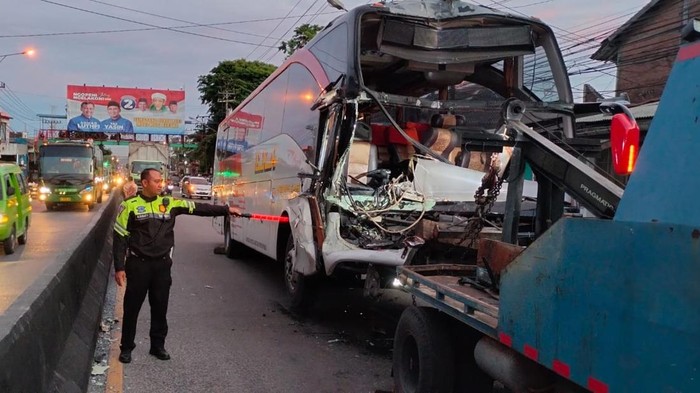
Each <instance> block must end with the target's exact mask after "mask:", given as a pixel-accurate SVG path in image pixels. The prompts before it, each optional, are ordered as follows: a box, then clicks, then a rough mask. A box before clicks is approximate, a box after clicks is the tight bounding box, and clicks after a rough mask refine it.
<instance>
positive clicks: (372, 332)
mask: <svg viewBox="0 0 700 393" xmlns="http://www.w3.org/2000/svg"><path fill="white" fill-rule="evenodd" d="M175 231H176V246H175V253H174V258H173V259H174V263H173V286H172V289H171V295H170V309H169V313H168V317H169V327H170V332H169V335H168V339H167V341H166V348H167V349H168V351H169V352H170V354H171V356H172V359H171V360H169V361H160V360H157V359H156V358H154V357H152V356H149V355H148V349H149V338H148V329H149V326H150V312H149V310H150V309H149V305H148V303H147V302H146V303H145V304H144V306H143V308H142V309H141V314H140V319H139V325H138V330H137V337H136V341H137V348H136V349H135V350H134V352H133V362H132V363H130V364H127V365H123V367H122V365H121V364H117V360H116V356H117V355H118V353H116V352H117V351H113V352H112V353H111V354H110V355H109V356H107V354H106V351H107V347H108V346H109V343H110V340H112V341H114V339H113V338H110V337H113V336H115V334H117V333H118V329H119V327H120V324H119V322H117V323H115V324H113V325H112V331H111V332H110V333H106V334H103V335H102V338H101V339H100V341H101V344H98V349H97V352H96V361H97V363H96V365H99V364H100V363H102V364H103V365H107V366H110V367H111V368H112V370H111V371H112V373H114V372H115V370H117V371H119V370H121V371H119V372H118V376H119V378H117V379H116V382H115V380H114V379H111V380H110V381H105V379H106V378H104V377H101V376H99V375H98V376H95V377H93V378H92V384H91V386H90V389H89V391H90V392H99V391H107V392H119V391H125V392H143V393H148V392H266V393H268V392H376V391H391V390H392V380H391V350H390V348H391V345H392V343H391V337H392V336H393V332H394V329H395V326H396V323H397V322H398V318H399V315H400V312H401V310H402V309H403V308H404V307H405V306H406V305H407V304H408V302H409V299H408V298H407V296H406V295H405V294H403V293H401V292H399V291H397V290H386V291H384V293H383V296H382V299H381V300H380V301H375V300H370V299H365V298H363V297H362V296H361V292H362V290H361V289H348V288H345V287H344V286H341V285H330V286H327V287H325V288H323V289H322V292H321V296H320V300H319V302H318V303H317V305H316V306H315V307H314V308H313V309H312V310H311V312H310V313H309V316H306V317H300V316H298V315H295V314H293V313H291V312H289V310H288V308H287V307H286V297H285V293H284V286H283V281H282V269H281V267H280V266H278V265H277V264H276V263H275V262H273V261H271V260H269V259H267V258H266V257H264V256H261V255H257V254H256V255H251V256H250V257H247V258H245V259H244V260H231V259H228V258H226V257H225V256H223V255H217V254H215V253H214V249H215V248H216V247H217V246H220V245H221V244H222V243H223V239H222V238H221V236H219V235H218V234H216V232H215V231H214V230H213V228H212V226H211V219H210V218H205V217H191V216H180V217H178V219H177V225H176V229H175ZM110 283H111V284H110V285H111V288H110V289H109V291H108V295H107V296H108V299H107V301H106V304H107V306H106V309H105V314H104V315H105V322H106V323H105V325H106V326H110V321H109V319H110V318H112V311H113V310H110V309H109V308H110V307H111V308H113V307H114V304H115V298H116V297H118V294H117V292H116V291H115V287H114V281H113V280H110ZM112 348H114V345H112ZM100 361H101V362H100ZM98 373H99V372H98ZM122 389H123V390H122Z"/></svg>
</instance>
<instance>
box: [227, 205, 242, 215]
mask: <svg viewBox="0 0 700 393" xmlns="http://www.w3.org/2000/svg"><path fill="white" fill-rule="evenodd" d="M228 213H229V214H230V215H232V216H240V215H241V209H239V208H237V207H233V206H229V208H228Z"/></svg>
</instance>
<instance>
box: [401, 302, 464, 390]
mask: <svg viewBox="0 0 700 393" xmlns="http://www.w3.org/2000/svg"><path fill="white" fill-rule="evenodd" d="M454 358H455V356H454V349H453V345H452V342H451V335H450V334H449V326H448V324H447V323H446V321H445V318H444V316H443V315H440V312H439V311H437V310H435V309H433V308H428V307H409V308H407V309H406V310H405V311H404V312H403V314H401V318H400V319H399V323H398V326H397V327H396V334H395V335H394V359H393V374H394V389H395V392H398V393H429V392H432V393H440V392H452V391H453V388H454V377H455V371H454V365H455V361H454Z"/></svg>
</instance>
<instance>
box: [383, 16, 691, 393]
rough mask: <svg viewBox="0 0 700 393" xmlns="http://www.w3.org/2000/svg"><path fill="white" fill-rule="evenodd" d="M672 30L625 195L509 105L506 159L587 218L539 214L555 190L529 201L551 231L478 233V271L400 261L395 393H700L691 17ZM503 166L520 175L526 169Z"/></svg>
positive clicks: (628, 126)
mask: <svg viewBox="0 0 700 393" xmlns="http://www.w3.org/2000/svg"><path fill="white" fill-rule="evenodd" d="M682 36H683V39H684V40H685V41H686V43H685V44H684V45H682V46H681V48H680V50H679V52H678V55H677V58H676V62H675V64H674V66H673V69H672V71H671V73H670V76H669V78H668V81H667V83H666V87H665V90H664V93H663V95H662V97H661V100H660V104H659V107H658V110H657V112H656V115H655V117H654V121H653V123H652V125H651V129H650V130H649V132H648V133H647V136H646V139H645V141H644V147H643V149H642V150H641V151H640V152H639V157H638V160H637V162H636V166H635V168H634V171H633V172H632V174H631V176H630V179H629V182H628V184H627V186H626V188H625V189H624V194H623V191H622V190H621V189H619V188H617V187H616V186H614V185H611V184H610V183H608V182H607V181H606V180H603V179H601V178H599V177H597V176H596V175H594V174H592V173H591V172H590V171H589V170H588V169H589V168H587V166H586V165H579V164H580V163H578V162H577V160H575V159H573V158H572V157H569V156H567V154H566V153H565V152H564V153H562V152H560V151H558V150H557V148H556V146H552V145H551V143H549V142H548V141H547V140H546V138H542V136H541V135H538V134H537V133H534V132H532V130H530V129H529V128H528V127H527V126H525V125H524V124H523V123H521V122H520V121H519V120H518V112H519V111H521V110H522V109H523V107H522V106H521V105H520V104H518V103H517V102H512V103H511V104H510V106H509V110H508V115H507V118H506V122H507V128H508V130H509V131H508V132H509V133H510V134H511V139H513V140H519V141H521V142H522V143H520V144H519V145H518V146H519V147H518V149H520V152H519V153H518V154H515V155H514V156H518V155H520V156H522V157H523V160H524V161H526V162H528V163H529V164H530V165H532V166H533V167H536V168H538V169H539V172H540V173H541V174H544V175H545V176H541V178H540V179H539V180H544V181H545V182H550V183H553V184H555V185H558V186H560V187H563V188H565V189H566V192H567V193H574V194H576V196H577V197H579V199H580V201H581V202H582V203H583V204H584V205H585V206H586V207H587V208H589V209H591V210H592V211H594V212H595V215H596V216H597V217H596V218H571V217H561V218H559V217H556V216H552V215H549V216H547V212H548V211H552V210H551V209H550V207H551V206H553V205H554V204H556V203H557V201H559V200H560V198H559V197H558V198H559V199H557V198H554V197H552V198H542V200H540V198H538V201H537V203H538V211H540V212H544V214H545V216H544V217H540V219H541V220H543V221H542V222H543V223H547V224H548V225H545V226H544V227H543V230H542V233H541V234H540V236H539V237H538V238H537V239H536V240H534V241H533V242H532V243H531V244H530V245H529V246H528V247H527V248H523V247H520V246H518V245H516V244H511V243H508V242H507V241H508V240H512V237H509V235H508V234H507V232H506V231H504V232H503V240H506V241H505V242H501V241H495V240H484V239H481V240H479V242H478V243H479V245H478V247H479V251H478V253H477V255H478V256H477V261H476V264H475V265H464V264H462V263H459V264H453V265H450V264H439V265H414V266H412V265H408V266H402V267H399V268H397V269H398V280H399V282H400V283H401V287H402V288H403V289H404V290H406V291H408V292H409V293H410V294H411V295H412V296H413V297H414V300H415V301H414V303H415V305H414V306H412V307H409V308H407V309H406V310H405V311H404V313H403V314H402V316H401V318H400V321H399V324H398V326H397V329H396V333H395V339H394V355H393V357H394V359H393V375H394V381H395V389H396V390H395V391H397V392H413V393H420V392H462V391H469V392H477V393H479V392H491V391H493V390H494V387H495V386H498V385H501V386H502V387H504V388H506V389H507V390H508V391H511V392H515V393H518V392H585V391H591V392H594V393H608V392H698V391H700V352H698V351H697V348H698V344H700V308H699V307H698V304H699V303H700V286H698V285H697V283H696V281H697V277H700V251H699V250H700V211H699V210H698V209H696V208H695V206H696V201H697V194H698V193H699V192H700V177H697V176H693V175H689V173H688V172H689V171H691V170H694V169H695V168H698V167H700V155H698V154H697V151H699V150H700V137H698V135H697V131H698V113H700V91H699V90H698V88H697V87H698V86H700V42H698V38H699V37H700V23H699V22H698V21H695V22H694V23H693V24H691V25H690V26H689V27H687V28H686V29H685V30H684V32H683V35H682ZM618 112H624V109H620V110H618ZM625 119H627V120H625ZM633 125H634V122H633V120H632V119H629V118H628V114H625V113H615V114H614V116H613V119H612V126H613V129H611V133H612V135H611V142H612V141H613V140H614V139H615V140H618V141H619V140H620V139H619V138H617V137H615V135H618V134H620V133H622V134H624V135H623V137H622V139H621V141H622V143H621V144H620V145H619V146H617V148H620V149H621V151H624V152H626V154H627V157H626V159H627V160H628V161H625V160H624V159H623V160H622V162H621V164H622V165H624V164H625V163H627V162H632V160H633V158H634V157H633V156H634V155H635V153H634V151H630V150H634V148H633V146H634V144H633V143H626V142H625V141H629V140H631V139H635V138H638V137H639V135H638V133H637V134H636V136H635V134H634V132H633V131H634V127H632V126H633ZM616 126H619V128H618V129H620V130H622V131H616V129H615V127H616ZM637 132H638V129H637ZM628 137H629V138H628ZM613 148H616V147H615V146H613ZM516 158H517V157H516ZM510 170H511V171H512V172H513V173H515V175H516V177H517V175H518V174H521V172H522V165H520V163H519V162H517V161H511V163H510ZM511 176H512V175H511ZM539 186H540V188H543V189H544V188H547V187H542V184H540V185H539ZM488 187H493V182H492V183H491V184H486V185H485V188H488ZM514 188H515V187H513V185H512V184H509V195H508V196H509V197H511V193H513V194H515V193H514V192H513V190H514ZM513 198H516V199H517V197H515V196H514V197H513ZM514 200H515V199H514ZM552 219H554V220H552ZM549 221H551V223H550V222H549ZM550 224H551V225H550ZM418 305H420V306H418ZM501 389H502V388H501Z"/></svg>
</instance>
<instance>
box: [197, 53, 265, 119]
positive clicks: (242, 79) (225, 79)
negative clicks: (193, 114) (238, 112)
mask: <svg viewBox="0 0 700 393" xmlns="http://www.w3.org/2000/svg"><path fill="white" fill-rule="evenodd" d="M275 68H276V67H275V66H274V65H272V64H267V63H263V62H261V61H247V60H244V59H238V60H224V61H222V62H219V65H217V66H216V67H214V68H212V69H211V71H209V73H208V74H207V75H202V76H200V77H199V78H198V79H197V88H198V89H199V92H200V94H201V95H200V98H201V99H202V104H205V105H209V114H210V116H211V117H210V121H209V123H210V124H209V126H210V127H212V128H216V126H217V125H218V124H219V123H220V122H221V121H222V120H223V119H224V117H226V105H224V104H223V103H221V100H223V99H225V96H224V95H222V93H229V94H230V95H229V98H228V99H229V100H232V102H229V103H228V107H229V108H231V109H233V108H235V107H236V106H238V104H240V103H241V101H243V100H244V99H245V98H246V97H248V95H249V94H250V93H252V92H253V90H255V88H256V87H258V85H259V84H261V83H262V82H263V81H264V80H265V78H267V77H268V76H269V75H270V74H272V72H273V71H274V70H275Z"/></svg>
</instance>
